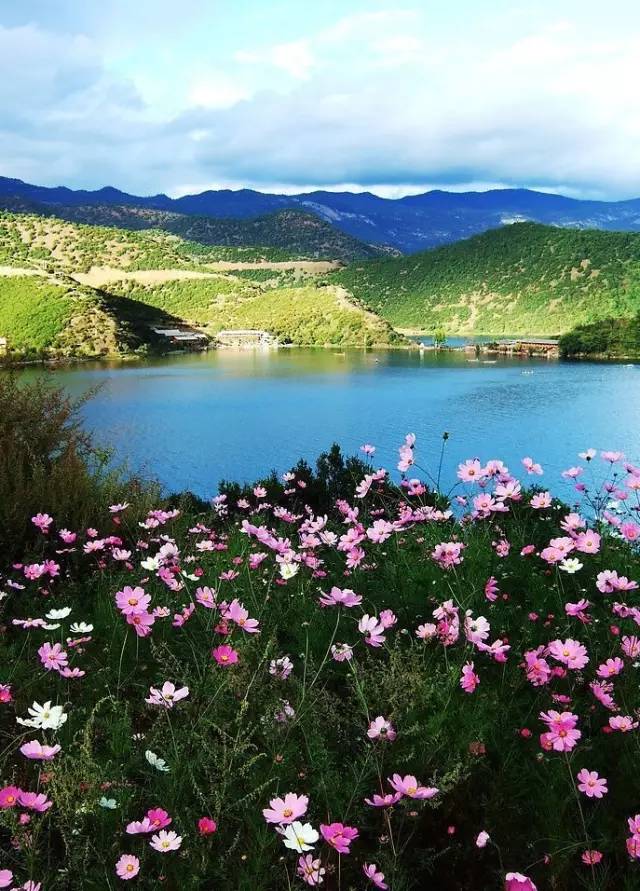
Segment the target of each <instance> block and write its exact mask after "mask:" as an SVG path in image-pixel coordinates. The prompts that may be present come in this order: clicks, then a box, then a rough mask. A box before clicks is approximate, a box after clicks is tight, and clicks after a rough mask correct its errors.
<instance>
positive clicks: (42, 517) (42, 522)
mask: <svg viewBox="0 0 640 891" xmlns="http://www.w3.org/2000/svg"><path fill="white" fill-rule="evenodd" d="M31 522H32V523H33V525H34V526H37V528H38V529H39V530H40V532H42V533H43V534H45V535H46V534H47V532H48V531H49V527H50V526H51V524H52V523H53V517H50V516H49V514H36V515H35V517H31Z"/></svg>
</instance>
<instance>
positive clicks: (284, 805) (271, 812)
mask: <svg viewBox="0 0 640 891" xmlns="http://www.w3.org/2000/svg"><path fill="white" fill-rule="evenodd" d="M308 805H309V799H308V798H307V796H306V795H296V793H295V792H287V794H286V795H285V796H284V798H272V799H271V801H270V802H269V807H266V808H264V809H263V811H262V814H263V816H264V818H265V820H266V821H267V823H293V822H294V821H295V820H297V819H298V817H302V816H304V814H306V812H307V807H308Z"/></svg>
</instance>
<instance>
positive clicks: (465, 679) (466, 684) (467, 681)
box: [460, 662, 480, 693]
mask: <svg viewBox="0 0 640 891" xmlns="http://www.w3.org/2000/svg"><path fill="white" fill-rule="evenodd" d="M479 683H480V678H479V677H478V675H477V674H476V673H475V671H474V670H473V662H466V663H465V664H464V665H463V666H462V676H461V678H460V686H461V687H462V689H463V690H464V692H465V693H473V692H474V690H475V689H476V687H477V686H478V684H479Z"/></svg>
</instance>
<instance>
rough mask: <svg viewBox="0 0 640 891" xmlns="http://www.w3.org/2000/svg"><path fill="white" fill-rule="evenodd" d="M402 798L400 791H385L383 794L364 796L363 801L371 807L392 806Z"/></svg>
mask: <svg viewBox="0 0 640 891" xmlns="http://www.w3.org/2000/svg"><path fill="white" fill-rule="evenodd" d="M401 798H402V792H393V793H391V792H386V793H385V794H384V795H377V794H375V793H374V794H373V795H372V796H371V798H365V802H366V803H367V804H368V805H370V806H371V807H393V805H394V804H397V803H398V802H399V801H400V799H401Z"/></svg>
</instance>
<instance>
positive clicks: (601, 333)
mask: <svg viewBox="0 0 640 891" xmlns="http://www.w3.org/2000/svg"><path fill="white" fill-rule="evenodd" d="M560 352H561V354H562V355H564V356H569V357H570V356H602V357H606V358H610V359H616V358H617V359H625V358H636V359H637V358H640V314H638V315H637V316H635V317H634V318H632V319H604V320H603V321H601V322H595V323H594V324H591V325H578V326H577V327H576V328H574V329H573V330H571V331H569V333H568V334H565V335H564V336H563V337H561V338H560Z"/></svg>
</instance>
